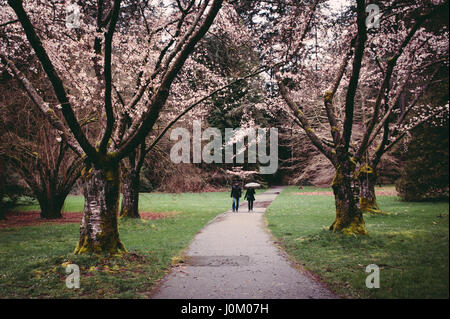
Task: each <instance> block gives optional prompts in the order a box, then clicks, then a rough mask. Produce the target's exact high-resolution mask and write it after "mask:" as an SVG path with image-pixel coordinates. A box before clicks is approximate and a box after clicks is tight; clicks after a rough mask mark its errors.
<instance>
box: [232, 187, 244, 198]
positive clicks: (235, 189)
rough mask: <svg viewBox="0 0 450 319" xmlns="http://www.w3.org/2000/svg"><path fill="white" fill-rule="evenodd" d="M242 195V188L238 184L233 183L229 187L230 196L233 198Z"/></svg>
mask: <svg viewBox="0 0 450 319" xmlns="http://www.w3.org/2000/svg"><path fill="white" fill-rule="evenodd" d="M241 196H242V189H241V187H240V186H239V185H237V186H236V185H235V186H233V187H232V188H231V196H230V197H234V198H241Z"/></svg>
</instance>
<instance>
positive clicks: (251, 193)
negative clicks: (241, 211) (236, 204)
mask: <svg viewBox="0 0 450 319" xmlns="http://www.w3.org/2000/svg"><path fill="white" fill-rule="evenodd" d="M259 186H260V185H259V184H258V183H248V184H245V187H247V191H246V192H245V196H244V199H247V201H248V212H252V211H253V202H254V201H255V189H254V187H259Z"/></svg>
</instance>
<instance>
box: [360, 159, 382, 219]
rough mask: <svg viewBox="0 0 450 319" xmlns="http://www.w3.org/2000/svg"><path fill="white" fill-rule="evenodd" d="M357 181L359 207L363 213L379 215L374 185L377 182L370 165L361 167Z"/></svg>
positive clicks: (379, 210) (374, 171) (374, 172)
mask: <svg viewBox="0 0 450 319" xmlns="http://www.w3.org/2000/svg"><path fill="white" fill-rule="evenodd" d="M357 177H358V180H359V205H360V207H361V210H362V212H363V213H375V214H379V213H381V209H380V208H379V207H378V204H377V197H376V195H375V184H376V181H377V174H376V170H375V169H373V168H372V167H371V166H370V165H368V164H365V165H363V166H361V168H360V169H359V171H358V173H357Z"/></svg>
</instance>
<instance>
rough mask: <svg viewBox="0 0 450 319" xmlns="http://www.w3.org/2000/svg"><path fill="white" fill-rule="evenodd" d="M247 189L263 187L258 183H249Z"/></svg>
mask: <svg viewBox="0 0 450 319" xmlns="http://www.w3.org/2000/svg"><path fill="white" fill-rule="evenodd" d="M245 187H247V188H253V187H261V185H260V184H258V183H247V184H245Z"/></svg>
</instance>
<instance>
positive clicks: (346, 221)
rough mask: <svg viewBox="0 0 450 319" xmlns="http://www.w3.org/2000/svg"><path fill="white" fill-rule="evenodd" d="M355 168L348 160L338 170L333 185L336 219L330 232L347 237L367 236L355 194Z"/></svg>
mask: <svg viewBox="0 0 450 319" xmlns="http://www.w3.org/2000/svg"><path fill="white" fill-rule="evenodd" d="M354 167H355V164H354V163H353V162H352V161H351V160H346V161H343V162H342V163H341V164H340V165H339V166H338V167H337V168H336V174H335V176H334V179H333V183H332V186H333V193H334V199H335V205H336V219H335V221H334V222H333V224H332V225H331V226H330V230H332V231H341V232H343V233H344V234H347V235H357V234H360V235H366V234H367V230H366V226H365V223H364V219H363V215H362V212H361V209H360V208H359V207H358V200H357V196H355V193H354V187H353V186H354V185H353V184H354V179H353V172H354Z"/></svg>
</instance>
